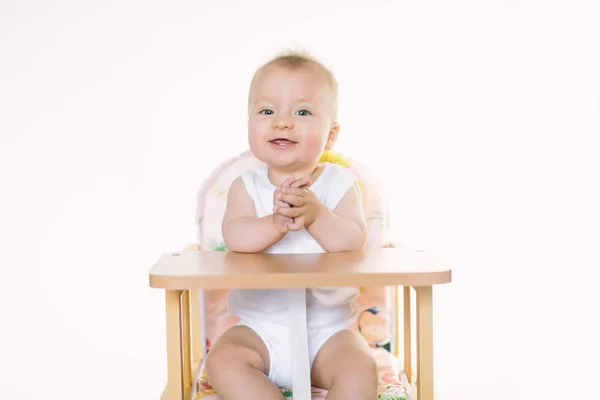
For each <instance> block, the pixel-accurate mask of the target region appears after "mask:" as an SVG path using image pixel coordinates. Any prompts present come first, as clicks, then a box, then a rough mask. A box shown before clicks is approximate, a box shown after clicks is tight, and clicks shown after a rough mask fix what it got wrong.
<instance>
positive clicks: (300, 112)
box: [297, 110, 310, 116]
mask: <svg viewBox="0 0 600 400" xmlns="http://www.w3.org/2000/svg"><path fill="white" fill-rule="evenodd" d="M297 114H298V115H302V116H304V115H310V111H308V110H298V113H297Z"/></svg>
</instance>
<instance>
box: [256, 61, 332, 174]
mask: <svg viewBox="0 0 600 400" xmlns="http://www.w3.org/2000/svg"><path fill="white" fill-rule="evenodd" d="M332 105H333V92H332V90H331V87H330V86H329V84H328V82H327V80H326V78H325V76H324V75H323V73H322V72H321V71H319V70H318V69H317V67H314V66H305V67H302V68H300V69H296V70H292V69H289V68H286V67H282V66H278V65H270V66H267V67H266V68H265V69H263V70H262V71H260V72H259V74H258V75H257V77H256V79H255V81H254V84H253V85H252V88H251V92H250V102H249V119H248V140H249V145H250V149H251V150H252V152H253V153H254V155H255V156H256V157H257V158H258V159H259V160H261V161H263V162H264V163H266V164H267V165H269V166H270V167H272V168H277V169H279V170H281V171H290V172H294V170H299V169H302V168H306V167H308V166H310V165H311V164H315V163H316V162H317V161H318V159H319V157H320V156H321V154H322V152H323V150H324V149H326V148H327V149H329V148H331V146H333V144H334V142H335V138H336V135H337V131H338V129H339V128H338V127H337V124H334V121H333V118H332Z"/></svg>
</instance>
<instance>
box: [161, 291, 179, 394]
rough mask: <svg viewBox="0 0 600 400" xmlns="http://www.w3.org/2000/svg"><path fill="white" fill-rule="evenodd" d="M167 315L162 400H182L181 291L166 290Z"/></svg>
mask: <svg viewBox="0 0 600 400" xmlns="http://www.w3.org/2000/svg"><path fill="white" fill-rule="evenodd" d="M165 292H166V295H165V300H166V316H167V375H168V382H167V390H166V393H165V395H166V397H165V398H164V400H183V396H184V393H183V392H184V390H183V387H184V386H183V341H182V328H183V327H182V323H181V314H180V310H181V291H179V290H166V291H165Z"/></svg>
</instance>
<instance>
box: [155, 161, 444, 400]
mask: <svg viewBox="0 0 600 400" xmlns="http://www.w3.org/2000/svg"><path fill="white" fill-rule="evenodd" d="M243 157H246V158H248V157H249V156H248V154H247V153H246V154H245V155H243ZM328 158H329V160H331V159H332V155H331V154H330V155H328ZM333 159H335V160H336V162H338V163H340V159H339V158H338V157H333ZM328 162H330V161H328ZM223 168H224V167H223V166H221V167H220V168H219V169H217V171H216V172H215V173H213V175H212V176H211V177H212V178H214V176H216V175H218V174H219V173H220V171H222V169H223ZM357 174H360V173H357ZM233 175H235V174H233ZM212 178H211V179H212ZM209 181H211V182H212V180H209ZM365 183H366V182H362V185H361V188H362V190H365V191H366V192H370V191H373V190H374V189H371V187H370V186H369V185H368V184H366V185H365ZM212 186H213V185H212V184H211V185H208V186H207V185H205V187H204V189H203V190H202V191H201V194H202V196H204V195H205V194H206V192H207V191H210V190H213V188H212ZM365 186H366V187H365ZM213 192H214V191H213ZM214 194H215V193H213V195H214ZM221 195H222V194H221ZM216 196H217V197H218V196H219V194H218V193H217V195H216ZM200 207H205V205H204V204H203V205H201V206H200ZM377 213H379V211H377ZM215 214H217V215H216V216H215ZM218 214H219V213H218V212H216V213H215V212H213V211H211V212H209V213H207V214H206V218H208V217H213V218H215V221H219V220H220V219H219V215H218ZM199 215H200V216H201V217H202V215H204V214H202V213H200V214H199ZM205 239H206V238H205V237H202V238H201V240H200V243H194V244H190V245H188V246H187V247H186V248H185V249H184V250H183V251H179V252H172V253H166V254H164V255H163V256H162V257H160V259H159V260H158V261H157V262H156V264H155V265H154V266H153V267H152V269H151V270H150V277H149V278H150V286H151V287H153V288H158V289H163V290H164V291H165V301H166V328H167V362H168V380H167V387H166V388H165V390H164V392H163V394H162V396H161V399H162V400H194V399H199V398H204V400H213V399H214V400H217V399H218V394H216V393H214V391H212V389H211V387H210V385H209V384H208V382H207V381H206V377H205V376H204V374H203V368H202V367H203V364H202V362H203V359H204V356H205V354H206V351H207V348H206V347H207V344H206V342H205V341H203V337H204V338H205V337H206V332H204V331H206V330H207V328H209V327H210V325H207V324H206V320H204V318H206V315H207V313H206V311H205V301H204V300H205V297H204V295H203V294H206V293H212V292H219V293H222V292H224V293H226V290H231V289H274V288H315V287H332V286H354V287H360V288H363V289H365V290H369V288H382V287H386V288H391V289H392V291H393V292H392V293H393V299H392V300H393V303H394V314H395V315H394V316H395V319H394V325H395V326H394V328H396V327H397V326H398V325H399V322H400V321H398V310H397V307H395V305H396V304H398V301H399V291H398V287H399V286H402V287H403V290H402V297H403V320H402V325H403V329H402V331H403V345H402V346H399V335H398V329H394V342H393V356H392V354H390V353H387V352H386V351H383V350H382V352H380V353H377V354H378V356H381V355H382V353H383V354H384V358H383V359H384V360H387V361H384V363H387V362H388V361H389V360H388V359H387V358H385V355H389V356H390V357H391V358H393V359H394V360H395V359H396V358H398V357H399V355H400V347H402V355H403V371H401V375H402V376H405V377H406V380H407V381H409V382H410V393H409V392H407V393H406V394H405V395H402V396H401V397H400V396H396V397H395V395H393V393H392V394H390V393H391V392H390V393H388V392H380V394H379V397H378V398H379V399H382V400H396V399H412V398H414V399H417V400H433V399H434V387H433V307H432V294H433V286H435V285H438V284H444V283H448V282H450V281H451V270H450V269H449V268H448V267H447V266H446V265H445V264H444V263H443V262H442V261H441V260H439V259H437V257H435V256H434V255H432V254H429V253H427V252H421V251H413V250H409V249H406V248H402V247H400V248H395V247H393V245H391V244H389V242H387V243H383V244H382V245H375V246H370V247H367V248H365V249H364V250H361V251H356V252H343V253H325V254H277V255H275V254H240V253H233V252H228V251H226V249H224V248H221V247H222V244H220V243H216V244H213V245H212V246H207V245H206V244H205V243H204V242H205ZM380 239H381V238H380V237H379V236H378V237H376V239H375V242H376V243H378V241H379V240H380ZM215 250H217V251H215ZM411 287H412V288H413V290H414V291H415V292H416V295H415V297H416V319H415V321H416V374H415V373H413V369H412V365H413V357H412V351H411V349H412V342H411V339H412V338H411V336H412V335H411V332H412V327H411V316H413V315H414V314H413V311H412V307H411ZM203 326H204V328H205V329H204V330H203V329H202V327H203ZM379 350H381V349H375V350H374V352H376V351H379ZM374 354H375V353H374ZM394 374H395V375H398V373H397V371H396V372H394ZM233 384H235V383H233ZM198 389H202V390H198ZM325 393H326V392H325ZM283 395H284V396H285V397H291V391H283ZM319 396H321V395H320V394H317V395H315V394H314V393H313V399H316V398H319V399H320V398H324V394H323V395H322V396H323V397H319ZM240 400H242V399H240ZM295 400H304V399H295Z"/></svg>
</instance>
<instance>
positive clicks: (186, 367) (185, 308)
mask: <svg viewBox="0 0 600 400" xmlns="http://www.w3.org/2000/svg"><path fill="white" fill-rule="evenodd" d="M181 327H182V330H183V332H182V341H183V346H182V347H183V349H182V350H183V358H182V359H183V388H184V390H185V389H187V388H191V387H192V347H191V346H192V344H191V337H190V336H191V335H190V334H191V332H190V329H191V321H190V291H189V290H184V291H183V292H182V293H181Z"/></svg>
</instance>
